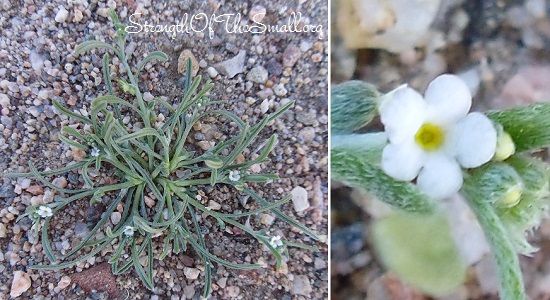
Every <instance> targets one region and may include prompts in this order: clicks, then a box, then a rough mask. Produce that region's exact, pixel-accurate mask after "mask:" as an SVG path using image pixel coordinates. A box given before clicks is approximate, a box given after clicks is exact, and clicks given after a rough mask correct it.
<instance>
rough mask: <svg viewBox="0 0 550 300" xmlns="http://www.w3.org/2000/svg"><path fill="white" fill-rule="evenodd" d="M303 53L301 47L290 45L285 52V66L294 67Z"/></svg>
mask: <svg viewBox="0 0 550 300" xmlns="http://www.w3.org/2000/svg"><path fill="white" fill-rule="evenodd" d="M301 55H302V52H301V51H300V48H298V47H296V46H294V45H292V44H290V45H288V46H287V47H286V49H285V52H283V66H285V67H293V66H294V65H295V64H296V62H297V61H298V59H299V58H300V56H301Z"/></svg>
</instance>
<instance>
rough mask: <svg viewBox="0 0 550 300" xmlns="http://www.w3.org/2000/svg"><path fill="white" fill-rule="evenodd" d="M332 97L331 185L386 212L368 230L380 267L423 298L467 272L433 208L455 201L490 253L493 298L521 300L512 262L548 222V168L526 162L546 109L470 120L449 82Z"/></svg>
mask: <svg viewBox="0 0 550 300" xmlns="http://www.w3.org/2000/svg"><path fill="white" fill-rule="evenodd" d="M331 96H332V97H331V101H332V102H331V120H332V123H331V130H332V135H331V171H332V174H331V177H332V178H333V179H335V180H338V181H341V182H343V183H345V184H347V185H349V186H351V187H356V188H361V189H364V190H366V191H367V192H368V193H370V194H372V195H373V196H374V197H375V198H377V199H378V200H380V201H383V202H385V203H387V204H389V205H391V206H392V207H393V208H394V211H395V212H394V213H392V214H391V215H389V216H387V217H385V218H382V219H380V220H378V221H376V222H375V224H374V227H373V243H374V246H375V249H376V250H377V252H378V254H379V256H380V258H381V260H382V262H383V263H384V264H385V265H386V266H387V267H389V268H391V269H393V270H395V271H396V272H397V273H398V274H399V275H400V276H402V278H403V279H405V280H406V281H408V282H410V283H411V284H413V285H416V286H417V287H420V288H421V289H423V290H424V291H425V292H427V293H429V294H432V295H442V294H445V293H448V292H450V291H451V290H452V289H454V288H455V287H456V286H457V285H458V284H460V283H462V282H463V280H464V279H465V272H466V265H465V263H464V262H463V260H462V258H461V256H460V253H459V251H458V249H457V247H456V242H455V241H454V239H453V237H452V235H451V228H450V225H449V222H448V220H447V218H446V216H445V215H444V213H443V210H444V205H442V201H444V200H445V199H446V198H449V197H451V196H453V195H455V194H456V193H460V194H461V196H462V198H463V199H465V201H466V203H467V204H468V206H469V207H470V209H471V211H472V212H473V213H474V214H475V216H476V217H477V221H478V222H479V224H480V225H481V227H482V229H483V232H484V234H485V237H486V240H487V241H488V243H489V245H490V247H491V252H492V256H493V258H494V261H495V264H496V268H497V270H498V277H499V280H500V286H499V287H500V297H501V299H510V300H512V299H513V300H518V299H526V298H527V297H526V294H525V289H524V284H523V280H522V275H521V269H520V265H519V261H518V255H520V254H526V255H528V254H530V253H533V252H534V251H536V250H537V249H536V248H535V247H533V246H532V245H530V244H529V243H528V241H527V234H528V232H530V231H531V230H532V229H533V228H535V227H537V226H538V225H539V224H540V222H541V221H542V219H543V218H544V217H546V216H547V213H548V208H549V205H548V196H549V195H550V193H549V192H550V190H549V166H548V164H547V163H546V162H544V161H542V160H541V159H538V158H534V157H532V156H531V155H530V154H531V153H532V152H533V151H537V150H540V149H542V148H544V147H547V146H548V145H550V104H548V103H539V104H533V105H530V106H527V107H518V108H513V109H507V110H500V111H487V112H469V111H470V107H471V100H472V95H471V94H470V91H469V89H468V87H467V86H466V84H465V83H464V82H463V81H462V80H461V79H460V78H459V77H457V76H455V75H450V74H445V75H441V76H439V77H437V78H435V79H434V80H433V81H432V82H431V83H430V84H429V86H428V87H427V90H426V92H425V94H424V96H422V95H421V94H420V93H418V92H417V91H415V90H414V89H412V88H409V87H407V86H406V85H403V86H400V87H398V88H396V89H395V90H393V91H391V92H389V93H387V94H383V93H381V92H379V91H378V90H377V89H376V88H375V87H374V86H373V85H370V84H368V83H365V82H361V81H350V82H346V83H343V84H340V85H337V86H335V87H334V88H333V89H332V95H331ZM374 120H379V121H380V122H381V124H380V125H382V126H378V127H377V126H369V125H370V124H371V123H373V121H374ZM376 128H383V130H376ZM359 130H361V132H363V133H358V131H359ZM365 132H366V133H365Z"/></svg>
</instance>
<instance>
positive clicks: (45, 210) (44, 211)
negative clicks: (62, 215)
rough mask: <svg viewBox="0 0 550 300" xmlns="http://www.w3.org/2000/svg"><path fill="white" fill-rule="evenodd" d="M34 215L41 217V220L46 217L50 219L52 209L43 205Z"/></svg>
mask: <svg viewBox="0 0 550 300" xmlns="http://www.w3.org/2000/svg"><path fill="white" fill-rule="evenodd" d="M36 213H37V214H38V215H39V216H41V217H42V218H47V217H51V216H53V212H52V209H51V208H49V207H47V206H44V205H41V206H40V207H39V208H38V210H37V211H36Z"/></svg>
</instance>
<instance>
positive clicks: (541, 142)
mask: <svg viewBox="0 0 550 300" xmlns="http://www.w3.org/2000/svg"><path fill="white" fill-rule="evenodd" d="M486 114H487V117H489V119H491V120H493V121H495V122H497V123H499V124H501V125H502V126H503V127H504V130H505V131H506V132H508V134H510V136H511V137H512V140H513V141H514V143H515V144H516V151H517V152H522V151H529V150H538V149H540V148H544V147H548V146H550V130H548V128H550V103H548V102H545V103H536V104H533V105H529V106H524V107H516V108H511V109H507V110H501V111H489V112H487V113H486Z"/></svg>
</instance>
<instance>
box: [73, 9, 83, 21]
mask: <svg viewBox="0 0 550 300" xmlns="http://www.w3.org/2000/svg"><path fill="white" fill-rule="evenodd" d="M83 18H84V16H83V15H82V11H81V10H80V9H75V11H74V19H73V21H75V22H76V23H78V22H80V21H82V19H83Z"/></svg>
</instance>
